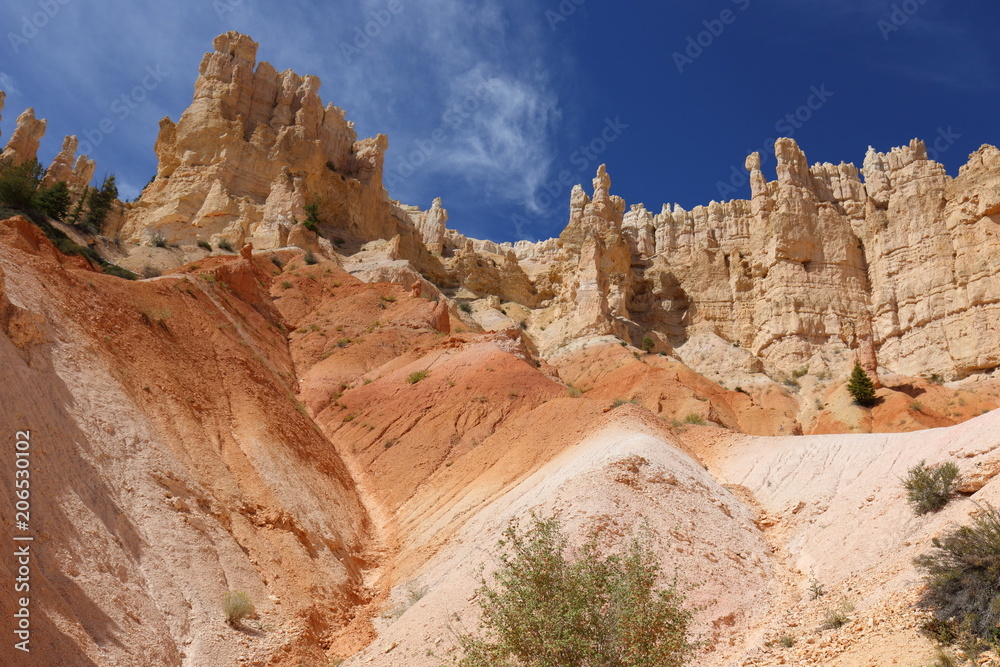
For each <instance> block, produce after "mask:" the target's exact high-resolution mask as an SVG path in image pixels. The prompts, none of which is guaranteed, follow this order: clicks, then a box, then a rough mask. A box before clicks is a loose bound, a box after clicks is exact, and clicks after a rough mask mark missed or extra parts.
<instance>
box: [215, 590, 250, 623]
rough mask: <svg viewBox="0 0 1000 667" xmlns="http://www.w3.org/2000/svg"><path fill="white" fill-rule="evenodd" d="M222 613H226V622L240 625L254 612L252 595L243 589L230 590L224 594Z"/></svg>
mask: <svg viewBox="0 0 1000 667" xmlns="http://www.w3.org/2000/svg"><path fill="white" fill-rule="evenodd" d="M222 613H224V614H225V615H226V623H228V624H229V625H232V626H234V627H235V626H238V625H240V623H242V622H243V619H245V618H246V617H248V616H252V615H253V613H254V608H253V603H252V602H250V596H249V595H247V594H246V593H244V592H242V591H229V592H227V593H226V594H225V595H223V596H222Z"/></svg>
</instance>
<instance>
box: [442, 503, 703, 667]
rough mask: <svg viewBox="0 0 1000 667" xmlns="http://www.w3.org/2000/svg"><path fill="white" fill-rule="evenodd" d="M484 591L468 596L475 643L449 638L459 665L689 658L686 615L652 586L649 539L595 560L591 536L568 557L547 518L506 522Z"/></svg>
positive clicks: (568, 665) (633, 665) (672, 589)
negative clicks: (521, 524) (523, 525)
mask: <svg viewBox="0 0 1000 667" xmlns="http://www.w3.org/2000/svg"><path fill="white" fill-rule="evenodd" d="M498 547H499V549H500V554H499V556H498V561H499V568H498V570H497V571H496V573H495V574H494V575H493V582H492V583H493V585H492V586H491V585H490V584H489V583H488V582H487V581H486V580H485V578H483V579H482V581H481V583H482V586H481V587H480V588H479V589H478V591H477V596H476V597H477V601H478V603H479V606H480V607H481V608H482V621H481V626H480V633H479V634H478V635H471V634H464V633H463V634H459V637H458V639H459V646H460V648H461V649H462V652H463V654H464V655H463V656H462V657H461V658H460V659H459V660H457V664H459V665H462V666H464V667H501V666H504V665H509V666H514V665H517V666H518V667H543V666H544V667H550V666H551V667H557V666H558V667H563V666H565V667H584V666H587V667H596V666H597V665H602V666H604V665H609V666H617V667H640V666H641V667H647V666H648V667H653V666H656V667H677V666H679V665H683V664H684V663H685V662H686V661H687V660H688V659H689V658H690V657H691V655H692V653H693V651H694V649H695V646H694V645H693V644H692V643H691V642H690V640H689V638H688V630H689V627H690V624H691V619H692V612H691V611H690V610H687V609H685V608H684V606H683V603H684V595H683V593H682V592H681V591H680V590H679V589H678V586H677V582H676V581H672V582H667V583H666V584H665V585H664V582H663V581H662V579H663V577H662V571H661V568H660V564H659V561H658V559H657V558H656V555H655V554H654V553H653V551H652V548H651V546H650V538H649V533H648V532H645V533H642V534H641V535H640V537H635V538H633V539H632V540H631V542H630V543H629V544H628V545H627V547H626V548H624V549H623V553H621V554H620V555H619V554H614V555H605V554H604V553H602V552H601V548H600V545H599V544H598V539H597V536H596V534H595V535H593V536H591V537H590V539H588V540H587V542H586V543H585V544H584V545H583V546H582V547H580V548H579V549H578V550H577V551H576V553H574V554H572V555H570V554H569V551H570V550H569V547H568V540H567V538H566V536H565V535H564V534H563V533H562V530H561V525H560V522H559V521H558V519H556V518H543V517H539V516H536V515H532V520H531V523H530V525H529V526H528V528H527V530H525V531H523V532H522V531H521V530H519V529H518V527H517V526H516V525H515V524H514V523H513V522H512V523H511V525H510V526H509V527H508V528H507V530H506V531H505V532H504V539H503V540H501V541H500V542H499V544H498Z"/></svg>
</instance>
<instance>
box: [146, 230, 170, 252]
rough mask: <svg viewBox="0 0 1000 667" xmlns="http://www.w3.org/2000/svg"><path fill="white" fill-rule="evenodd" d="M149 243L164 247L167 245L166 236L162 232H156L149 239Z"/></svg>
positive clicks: (155, 246)
mask: <svg viewBox="0 0 1000 667" xmlns="http://www.w3.org/2000/svg"><path fill="white" fill-rule="evenodd" d="M149 245H151V246H153V247H154V248H166V247H167V237H165V236H164V235H163V234H160V233H157V234H154V235H153V238H151V239H149Z"/></svg>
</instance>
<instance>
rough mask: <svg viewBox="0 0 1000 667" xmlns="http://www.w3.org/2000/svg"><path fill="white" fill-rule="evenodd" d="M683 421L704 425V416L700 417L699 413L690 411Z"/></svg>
mask: <svg viewBox="0 0 1000 667" xmlns="http://www.w3.org/2000/svg"><path fill="white" fill-rule="evenodd" d="M684 423H685V424H694V425H696V426H704V425H705V418H704V417H702V416H701V415H699V414H698V413H696V412H692V413H691V414H689V415H688V416H687V417H685V418H684Z"/></svg>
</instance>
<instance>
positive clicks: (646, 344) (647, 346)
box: [642, 336, 656, 353]
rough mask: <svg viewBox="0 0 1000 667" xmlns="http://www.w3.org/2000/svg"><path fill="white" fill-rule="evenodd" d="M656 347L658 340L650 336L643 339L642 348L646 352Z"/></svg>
mask: <svg viewBox="0 0 1000 667" xmlns="http://www.w3.org/2000/svg"><path fill="white" fill-rule="evenodd" d="M655 347H656V341H655V340H653V339H652V338H651V337H650V336H646V337H645V338H643V339H642V349H643V350H644V351H645V352H647V353H649V352H652V351H653V348H655Z"/></svg>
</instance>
